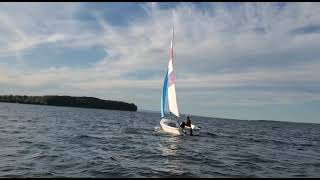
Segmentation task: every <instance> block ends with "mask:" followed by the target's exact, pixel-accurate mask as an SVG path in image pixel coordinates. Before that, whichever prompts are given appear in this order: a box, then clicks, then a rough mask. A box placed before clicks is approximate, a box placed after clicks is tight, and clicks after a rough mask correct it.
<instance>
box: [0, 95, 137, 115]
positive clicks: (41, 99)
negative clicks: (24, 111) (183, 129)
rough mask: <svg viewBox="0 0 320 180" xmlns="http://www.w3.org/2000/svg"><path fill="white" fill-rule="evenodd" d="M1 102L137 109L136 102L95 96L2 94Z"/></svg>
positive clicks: (0, 96) (122, 109)
mask: <svg viewBox="0 0 320 180" xmlns="http://www.w3.org/2000/svg"><path fill="white" fill-rule="evenodd" d="M0 102H6V103H20V104H34V105H50V106H64V107H81V108H94V109H109V110H121V111H137V106H136V105H135V104H134V103H126V102H122V101H111V100H103V99H99V98H95V97H85V96H83V97H75V96H57V95H47V96H25V95H24V96H21V95H0Z"/></svg>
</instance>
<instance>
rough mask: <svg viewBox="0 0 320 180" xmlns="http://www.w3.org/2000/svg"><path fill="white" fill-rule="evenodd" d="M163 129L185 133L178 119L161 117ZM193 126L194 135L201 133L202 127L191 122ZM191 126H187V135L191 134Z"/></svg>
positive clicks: (178, 133)
mask: <svg viewBox="0 0 320 180" xmlns="http://www.w3.org/2000/svg"><path fill="white" fill-rule="evenodd" d="M160 126H161V129H162V130H163V131H164V132H167V133H170V134H173V135H184V132H183V130H182V129H181V128H180V125H179V124H178V123H177V122H176V121H170V120H169V119H165V118H163V119H161V121H160ZM191 128H192V135H199V133H200V128H199V127H196V126H195V125H193V124H191ZM191 128H190V127H185V131H186V135H191V131H190V130H191Z"/></svg>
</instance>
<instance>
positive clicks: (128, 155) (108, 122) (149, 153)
mask: <svg viewBox="0 0 320 180" xmlns="http://www.w3.org/2000/svg"><path fill="white" fill-rule="evenodd" d="M159 116H160V115H159V114H158V113H151V112H150V113H149V112H126V111H109V110H99V109H84V108H70V107H54V106H38V105H23V104H10V103H0V177H177V176H182V177H320V124H306V123H289V122H276V121H244V120H229V119H215V118H206V117H197V116H191V118H192V121H193V122H194V123H195V124H197V125H199V126H201V127H202V132H201V133H200V135H199V136H185V137H184V136H171V135H168V134H165V133H163V132H161V131H159V130H158V127H159Z"/></svg>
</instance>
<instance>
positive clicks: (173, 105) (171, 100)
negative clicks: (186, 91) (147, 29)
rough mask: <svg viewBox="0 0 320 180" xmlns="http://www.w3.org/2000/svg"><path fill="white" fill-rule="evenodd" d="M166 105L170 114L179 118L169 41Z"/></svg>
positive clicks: (171, 50) (171, 49) (171, 51)
mask: <svg viewBox="0 0 320 180" xmlns="http://www.w3.org/2000/svg"><path fill="white" fill-rule="evenodd" d="M173 33H174V31H173V30H172V35H173ZM172 39H173V38H172ZM168 104H169V110H170V112H172V113H173V114H174V115H176V116H177V117H179V111H178V105H177V98H176V88H175V85H174V74H173V41H171V48H170V60H169V63H168Z"/></svg>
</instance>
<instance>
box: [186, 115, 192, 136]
mask: <svg viewBox="0 0 320 180" xmlns="http://www.w3.org/2000/svg"><path fill="white" fill-rule="evenodd" d="M185 126H188V127H190V135H191V136H192V128H191V119H190V117H189V116H187V123H186V124H185Z"/></svg>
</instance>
